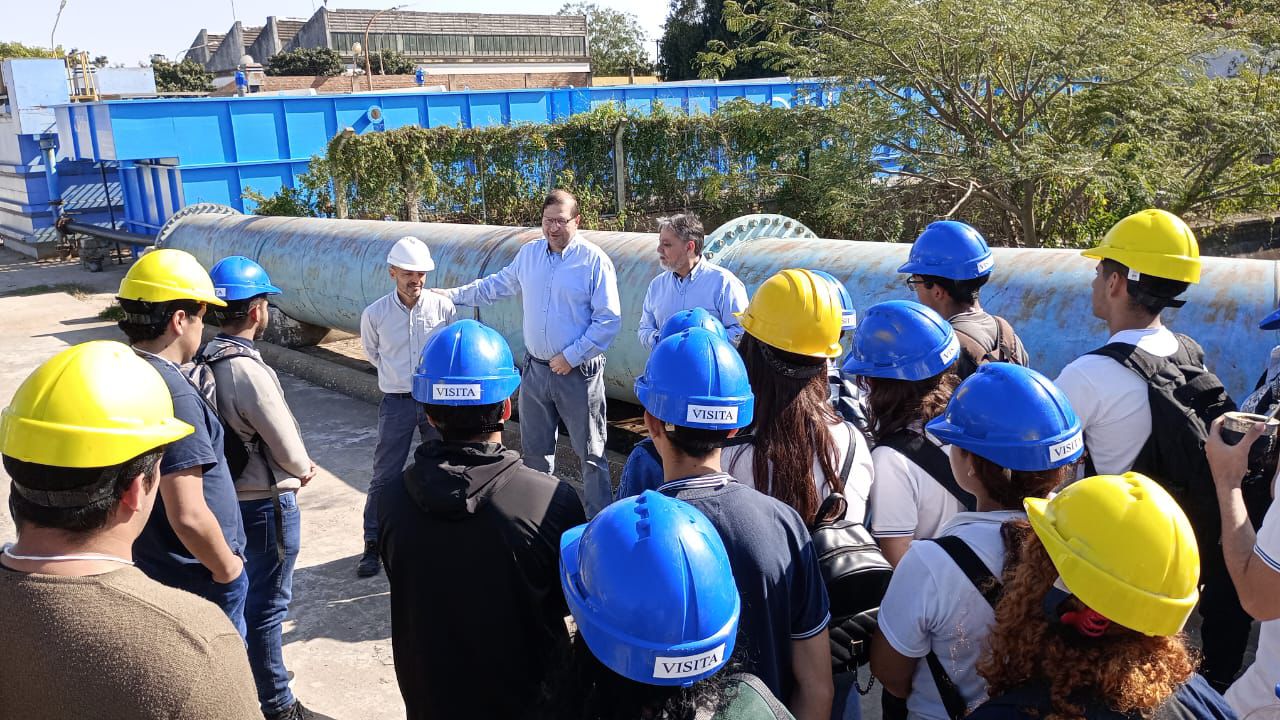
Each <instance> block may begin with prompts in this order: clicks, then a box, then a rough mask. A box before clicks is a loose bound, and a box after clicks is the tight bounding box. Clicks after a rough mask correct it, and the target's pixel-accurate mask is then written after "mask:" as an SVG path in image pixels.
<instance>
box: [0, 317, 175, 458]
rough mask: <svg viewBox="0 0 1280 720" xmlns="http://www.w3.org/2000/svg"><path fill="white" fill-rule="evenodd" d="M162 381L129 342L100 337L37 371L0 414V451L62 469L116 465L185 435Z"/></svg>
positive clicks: (55, 357) (28, 378)
mask: <svg viewBox="0 0 1280 720" xmlns="http://www.w3.org/2000/svg"><path fill="white" fill-rule="evenodd" d="M194 431H195V429H194V428H192V427H191V426H190V425H188V424H186V423H184V422H182V421H180V420H177V419H175V418H174V416H173V398H172V397H171V396H170V395H169V388H168V386H166V385H165V382H164V378H162V377H160V373H159V372H157V371H156V369H155V368H153V367H151V366H150V365H149V364H147V361H145V360H143V359H142V358H140V357H138V356H137V355H136V354H134V352H133V350H132V349H130V348H129V346H128V345H124V344H122V343H118V342H114V341H111V340H96V341H93V342H87V343H84V344H81V345H76V346H73V347H69V348H67V349H66V350H63V351H62V352H60V353H58V354H57V355H54V356H53V357H52V358H51V359H49V360H48V361H46V362H45V363H44V364H43V365H41V366H40V367H38V368H36V371H35V372H33V373H31V375H29V376H28V377H27V379H26V380H24V381H23V383H22V385H21V386H20V387H19V388H18V392H17V393H15V394H14V396H13V400H12V401H10V403H9V407H7V408H5V409H4V412H3V414H0V453H3V454H4V455H7V456H9V457H11V458H14V459H15V460H21V461H23V462H30V463H38V464H40V465H52V466H55V467H65V468H94V467H107V466H110V465H118V464H120V463H122V462H125V461H126V460H131V459H133V458H135V457H137V456H139V455H141V454H143V453H145V452H147V451H148V450H152V449H155V448H157V447H160V446H161V445H166V444H168V443H171V442H173V441H174V440H178V439H179V438H183V437H186V436H187V435H190V434H191V433H192V432H194Z"/></svg>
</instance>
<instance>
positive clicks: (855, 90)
mask: <svg viewBox="0 0 1280 720" xmlns="http://www.w3.org/2000/svg"><path fill="white" fill-rule="evenodd" d="M725 10H726V12H725V16H726V19H727V22H728V26H729V27H730V28H732V29H733V30H734V31H736V32H739V33H740V36H741V38H742V39H743V40H744V41H746V44H744V45H741V46H739V47H737V48H733V47H730V46H729V45H728V44H726V43H715V42H713V44H712V46H711V51H710V52H708V53H705V54H704V55H703V56H702V57H701V60H702V61H703V63H704V69H705V70H707V71H709V72H713V73H714V72H721V73H723V72H727V71H731V70H732V69H734V68H735V67H736V66H737V64H738V63H740V62H742V61H744V60H754V61H765V62H767V63H768V64H769V66H770V67H773V68H776V69H778V70H782V71H785V72H789V73H791V74H792V75H793V76H807V77H814V76H817V77H833V78H838V79H839V80H840V81H841V86H842V95H843V102H851V103H857V104H859V105H860V106H862V107H865V108H867V109H868V122H869V123H871V125H870V126H869V128H870V130H869V131H870V132H871V133H872V135H874V136H875V137H876V139H877V141H878V143H879V144H880V145H881V146H883V147H884V148H886V149H887V150H889V151H891V152H893V153H894V154H896V156H897V162H896V163H894V164H893V166H891V167H888V168H886V173H887V175H888V176H889V177H891V178H893V180H894V184H895V185H897V186H899V187H901V188H906V189H908V190H909V191H910V192H911V193H914V194H917V195H927V196H929V197H931V198H932V202H933V207H932V208H929V209H927V210H926V212H930V213H932V215H933V216H934V217H936V216H940V215H941V216H948V217H949V216H952V215H958V214H963V215H964V216H965V217H966V218H970V219H975V218H976V219H978V220H980V224H982V225H983V228H984V230H987V229H990V230H992V231H993V234H994V235H996V236H997V237H1004V238H1007V239H1008V240H1009V241H1011V242H1013V243H1014V244H1025V245H1030V246H1039V245H1053V244H1069V243H1074V242H1079V241H1081V240H1082V239H1083V238H1085V237H1088V236H1090V235H1093V234H1095V233H1097V232H1098V231H1099V230H1100V229H1105V226H1106V225H1107V224H1109V223H1110V222H1112V221H1113V220H1114V219H1116V218H1117V217H1119V216H1121V215H1123V214H1126V213H1127V212H1130V211H1132V210H1134V209H1137V208H1140V207H1144V206H1162V207H1167V208H1169V209H1171V210H1173V211H1175V212H1181V213H1201V214H1211V213H1214V212H1223V211H1228V210H1240V209H1244V208H1246V207H1274V206H1275V195H1274V193H1275V192H1276V185H1277V173H1278V172H1280V167H1277V166H1276V165H1275V164H1274V163H1272V164H1270V165H1268V164H1260V162H1261V161H1263V160H1265V159H1266V157H1265V153H1263V152H1261V151H1262V150H1263V149H1264V146H1267V147H1274V144H1271V143H1270V141H1269V140H1268V138H1273V137H1277V135H1276V133H1277V130H1278V129H1280V128H1278V127H1277V117H1278V116H1277V113H1276V110H1275V109H1274V108H1275V105H1276V104H1277V102H1278V101H1277V100H1276V97H1277V92H1276V88H1277V85H1280V83H1278V82H1277V80H1276V79H1274V76H1271V77H1263V76H1261V75H1258V74H1255V73H1249V72H1244V73H1242V74H1241V75H1240V76H1238V77H1233V78H1217V79H1214V78H1208V77H1206V76H1205V75H1204V73H1203V70H1202V68H1201V66H1200V64H1199V62H1198V59H1199V58H1203V57H1206V56H1208V55H1211V54H1214V53H1216V52H1219V51H1221V50H1223V49H1225V48H1230V47H1232V46H1233V45H1234V44H1236V42H1237V41H1238V40H1241V39H1242V38H1240V37H1238V36H1237V34H1236V33H1234V32H1233V31H1230V30H1226V29H1223V28H1211V27H1209V26H1207V25H1205V24H1204V23H1201V22H1196V21H1193V20H1191V19H1188V18H1187V17H1186V16H1185V15H1184V14H1182V13H1177V12H1167V11H1166V10H1163V9H1161V8H1158V7H1155V6H1153V5H1151V4H1147V3H1138V2H1131V1H1130V0H930V1H929V2H916V1H912V0H827V1H824V0H764V1H763V2H762V3H760V4H759V5H752V4H745V3H744V4H740V3H738V2H734V1H732V0H730V2H727V3H726V4H725ZM1246 64H1247V63H1246ZM1255 160H1257V161H1259V162H1255Z"/></svg>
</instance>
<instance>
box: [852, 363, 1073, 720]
mask: <svg viewBox="0 0 1280 720" xmlns="http://www.w3.org/2000/svg"><path fill="white" fill-rule="evenodd" d="M928 430H929V432H931V433H932V434H933V435H935V436H937V437H938V438H940V439H942V440H943V441H945V442H947V443H950V445H951V453H950V458H949V461H950V464H951V468H952V473H953V474H954V476H955V478H956V480H957V481H958V483H959V485H960V486H961V487H962V488H964V490H965V491H967V492H969V493H971V494H972V495H973V496H974V499H975V503H974V510H973V511H972V512H962V513H958V514H956V515H955V516H953V517H952V518H951V519H950V520H949V521H947V523H946V525H944V526H943V527H942V528H941V530H940V532H939V533H938V534H937V535H936V536H935V537H934V538H933V539H932V540H921V541H918V542H914V543H912V544H911V547H910V548H909V549H908V550H907V552H906V554H905V555H904V556H903V557H902V560H901V561H900V562H899V563H898V566H897V568H896V569H895V570H894V573H893V578H892V579H891V580H890V582H889V588H888V590H887V591H886V593H885V596H884V600H883V601H882V602H881V604H880V613H879V617H878V621H879V632H878V633H877V634H876V636H875V637H873V638H872V643H871V671H872V672H873V673H874V674H875V676H876V677H877V678H878V679H879V680H880V681H881V683H882V684H883V685H884V688H885V691H886V692H888V693H889V694H890V695H892V696H894V697H897V698H899V699H904V700H906V709H907V713H908V717H910V718H913V719H916V718H920V719H928V720H958V719H959V718H960V717H963V716H964V714H965V712H966V711H967V710H968V708H969V707H972V706H973V705H974V704H976V703H977V702H979V701H981V700H982V699H983V698H984V697H985V696H986V695H985V691H986V686H985V683H984V682H983V681H982V678H980V677H978V675H977V672H976V671H975V669H974V666H975V665H976V664H977V662H978V659H979V657H980V655H981V650H982V647H983V645H982V640H983V638H984V637H985V636H986V634H987V632H988V629H989V628H990V626H991V624H992V622H993V619H994V609H993V607H992V604H991V598H992V596H993V592H992V591H993V586H994V585H995V583H996V578H998V577H999V576H1000V574H1001V571H1002V569H1003V565H1004V559H1005V555H1006V549H1005V544H1004V542H1003V538H1002V535H1001V528H1002V526H1003V524H1004V523H1006V522H1010V521H1016V520H1021V519H1023V518H1025V515H1024V514H1023V512H1022V502H1023V498H1026V497H1044V496H1045V495H1047V494H1048V493H1049V491H1050V490H1052V489H1053V488H1054V487H1056V486H1057V485H1058V484H1059V483H1061V482H1063V481H1065V480H1066V479H1067V478H1068V477H1069V476H1070V474H1071V472H1072V470H1073V467H1074V466H1073V463H1074V462H1075V460H1076V459H1077V458H1079V457H1080V455H1081V453H1082V452H1083V451H1084V441H1083V438H1082V436H1081V431H1080V421H1079V420H1078V419H1077V418H1076V415H1075V413H1074V412H1073V411H1072V410H1071V405H1070V404H1069V403H1068V402H1067V399H1066V397H1065V396H1063V395H1062V393H1061V392H1059V391H1058V389H1057V388H1055V387H1054V386H1053V383H1051V382H1050V381H1049V380H1048V378H1046V377H1044V376H1043V375H1041V374H1040V373H1037V372H1036V371H1034V370H1029V369H1027V368H1023V367H1019V366H1017V365H1011V364H1008V363H990V364H987V365H984V366H982V367H980V368H979V369H978V371H977V372H975V373H974V374H973V375H970V376H969V377H968V379H966V380H965V381H964V382H963V383H961V384H960V387H959V388H958V389H957V390H956V392H955V394H954V396H953V397H952V398H951V402H950V403H948V404H947V408H946V411H945V412H944V413H943V414H942V415H941V416H939V417H938V418H936V419H934V420H932V421H931V422H930V423H929V424H928Z"/></svg>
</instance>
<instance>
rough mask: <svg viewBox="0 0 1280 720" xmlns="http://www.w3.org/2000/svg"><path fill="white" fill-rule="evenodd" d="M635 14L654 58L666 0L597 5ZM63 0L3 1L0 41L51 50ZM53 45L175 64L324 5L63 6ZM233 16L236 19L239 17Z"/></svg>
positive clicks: (501, 5)
mask: <svg viewBox="0 0 1280 720" xmlns="http://www.w3.org/2000/svg"><path fill="white" fill-rule="evenodd" d="M403 1H405V2H410V3H411V4H409V5H408V7H406V8H405V9H406V10H418V11H422V12H431V11H438V12H482V13H532V14H538V13H546V14H552V13H555V12H556V11H557V10H559V9H560V6H561V5H563V4H564V2H563V0H467V2H458V1H456V0H454V1H452V2H443V3H442V2H438V1H436V2H431V1H427V2H416V3H414V2H412V0H403ZM593 1H594V2H595V3H596V4H597V5H600V6H602V7H611V8H614V9H617V10H622V11H624V12H629V13H631V14H633V15H635V16H636V18H637V19H638V20H639V21H640V25H641V27H642V28H644V31H645V33H646V34H648V36H649V40H650V42H649V45H648V48H649V52H650V54H653V53H654V49H653V47H654V46H653V41H654V40H656V39H657V38H658V37H659V35H660V34H661V32H662V23H663V21H664V20H665V19H666V14H667V2H666V1H665V0H593ZM59 2H60V0H0V16H2V17H3V18H4V20H3V22H0V41H8V42H13V41H17V42H21V43H24V44H27V45H38V46H42V47H48V46H49V45H50V42H49V34H50V32H51V31H53V29H54V28H53V23H54V18H55V17H56V16H57V14H58V4H59ZM65 2H66V7H65V8H64V9H63V11H62V19H61V20H59V21H58V27H57V31H56V33H55V34H54V36H53V43H54V44H60V45H62V47H63V48H64V49H66V50H70V49H71V48H77V49H80V50H87V51H88V52H89V53H91V54H92V55H93V56H97V55H106V56H107V58H108V59H109V60H110V62H111V63H112V64H115V63H124V64H126V65H130V66H132V65H136V64H137V63H138V62H139V61H144V60H147V59H149V58H150V57H151V55H152V54H153V53H160V54H161V55H165V56H167V57H170V58H172V57H173V56H175V55H177V54H178V53H179V52H182V51H183V50H185V49H186V48H187V47H189V46H190V44H191V41H192V39H193V38H195V36H196V33H198V32H200V29H201V28H207V29H208V30H209V32H211V33H224V32H226V31H227V29H228V28H230V27H231V25H232V23H233V22H235V20H237V19H238V20H240V22H241V23H243V24H244V25H245V26H246V27H248V26H257V25H262V24H263V23H265V22H266V19H267V16H268V15H275V16H276V17H278V18H286V17H288V18H308V17H310V16H311V15H312V13H314V12H315V9H316V8H318V7H320V6H321V5H322V4H323V3H322V1H321V0H65ZM396 4H399V3H397V2H396V0H329V7H330V8H331V9H336V8H379V9H380V8H386V7H391V6H393V5H396ZM233 10H234V14H233Z"/></svg>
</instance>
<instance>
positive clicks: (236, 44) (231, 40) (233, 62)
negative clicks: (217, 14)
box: [205, 20, 257, 73]
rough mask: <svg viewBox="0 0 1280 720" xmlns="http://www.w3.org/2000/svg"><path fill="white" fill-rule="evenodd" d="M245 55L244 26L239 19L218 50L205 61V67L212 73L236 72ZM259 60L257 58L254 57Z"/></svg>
mask: <svg viewBox="0 0 1280 720" xmlns="http://www.w3.org/2000/svg"><path fill="white" fill-rule="evenodd" d="M243 56H244V28H243V27H242V26H241V25H240V21H239V20H237V21H236V22H235V24H234V25H232V26H231V29H230V30H228V31H227V36H226V37H225V38H223V40H222V44H221V45H219V46H218V51H217V52H215V53H214V54H213V57H211V58H209V62H207V63H205V69H207V70H208V71H209V72H212V73H218V72H234V71H235V69H236V68H237V67H239V66H240V58H241V57H243ZM254 60H257V58H254Z"/></svg>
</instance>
